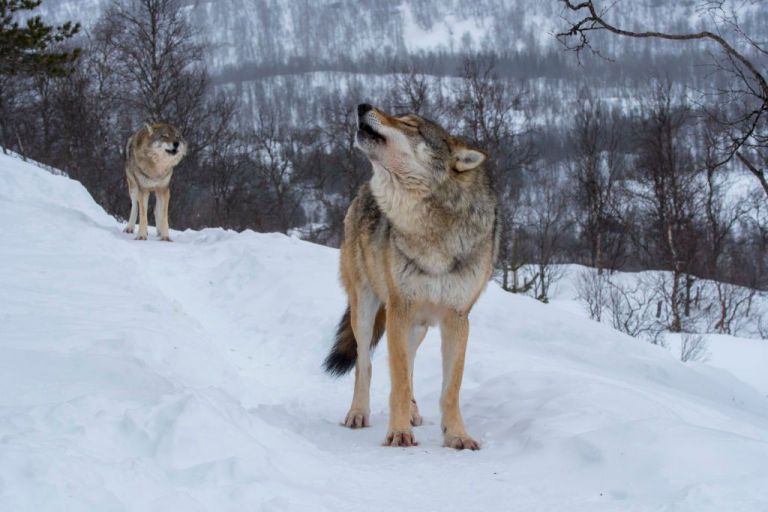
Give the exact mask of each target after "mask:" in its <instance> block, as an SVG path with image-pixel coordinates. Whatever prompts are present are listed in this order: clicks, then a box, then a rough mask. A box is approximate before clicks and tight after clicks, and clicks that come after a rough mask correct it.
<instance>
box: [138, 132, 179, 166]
mask: <svg viewBox="0 0 768 512" xmlns="http://www.w3.org/2000/svg"><path fill="white" fill-rule="evenodd" d="M145 130H146V131H147V136H148V146H149V148H148V149H149V151H150V152H151V153H152V154H153V157H154V158H155V160H158V161H160V162H163V163H165V164H167V165H171V166H173V165H176V164H178V163H179V162H180V161H181V159H182V158H184V155H185V154H186V153H187V143H186V141H185V140H184V137H182V136H181V133H180V132H179V130H178V129H177V128H176V127H175V126H173V125H170V124H167V123H154V124H147V125H146V126H145Z"/></svg>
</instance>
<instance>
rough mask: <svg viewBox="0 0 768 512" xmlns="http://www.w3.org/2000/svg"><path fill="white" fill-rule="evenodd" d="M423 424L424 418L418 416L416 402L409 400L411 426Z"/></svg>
mask: <svg viewBox="0 0 768 512" xmlns="http://www.w3.org/2000/svg"><path fill="white" fill-rule="evenodd" d="M422 423H424V418H422V417H421V415H420V414H419V406H418V405H416V400H411V425H412V426H414V427H419V426H421V424H422Z"/></svg>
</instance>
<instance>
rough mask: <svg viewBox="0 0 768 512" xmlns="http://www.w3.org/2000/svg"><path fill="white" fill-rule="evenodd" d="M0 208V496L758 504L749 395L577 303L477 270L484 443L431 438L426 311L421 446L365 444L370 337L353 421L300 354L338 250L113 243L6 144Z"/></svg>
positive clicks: (324, 343) (743, 507)
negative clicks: (363, 391) (465, 446)
mask: <svg viewBox="0 0 768 512" xmlns="http://www.w3.org/2000/svg"><path fill="white" fill-rule="evenodd" d="M179 179H183V177H182V176H179ZM172 210H173V207H171V215H173V214H172ZM0 216H2V218H3V219H4V221H5V224H4V229H3V242H2V244H0V290H2V294H0V318H1V319H2V329H1V330H0V510H3V511H5V510H8V511H33V510H34V511H47V510H51V511H61V510H67V511H81V510H98V511H109V510H121V511H122V510H126V511H155V510H184V511H203V510H211V511H229V510H232V511H242V510H263V511H294V510H295V511H306V510H314V511H323V510H329V511H330V510H333V511H337V510H353V509H354V510H360V509H363V510H374V511H377V510H381V511H385V510H386V511H391V510H445V511H450V510H483V509H493V510H519V511H532V510H537V511H538V510H541V511H544V510H547V511H549V510H568V511H590V512H594V511H607V510H616V511H627V510H632V511H640V510H654V511H659V510H663V511H696V512H701V511H706V510H712V511H724V510H738V511H763V510H766V509H768V401H767V400H766V398H765V397H764V396H762V395H761V394H760V393H758V392H757V391H755V390H754V389H753V388H751V387H749V386H747V385H745V384H743V383H742V382H740V381H739V380H737V379H736V378H734V377H733V376H732V375H730V374H729V373H727V372H725V371H723V370H719V369H715V368H712V367H709V366H706V365H694V366H686V365H683V364H681V363H679V362H678V361H677V360H676V359H675V358H674V357H673V356H672V355H671V354H670V353H668V352H667V351H664V350H661V349H657V348H656V347H653V346H650V345H648V344H645V343H638V342H636V341H635V340H632V339H630V338H628V337H625V336H623V335H621V334H619V333H617V332H615V331H613V330H611V329H609V328H608V327H606V326H604V325H599V324H596V323H594V322H591V321H589V320H586V319H584V318H583V317H582V316H581V315H580V314H577V313H571V312H567V311H561V310H558V309H557V308H553V307H551V306H546V305H543V304H539V303H538V302H536V301H534V300H532V299H528V298H525V297H518V296H511V295H509V294H506V293H504V292H502V291H501V290H499V289H498V288H497V287H496V286H490V287H489V289H488V291H487V293H486V294H485V295H484V296H483V297H482V299H481V300H480V302H479V304H478V306H477V309H476V310H475V311H474V313H473V316H472V332H471V335H470V349H469V356H468V363H467V371H466V375H465V385H464V387H463V394H462V398H463V403H464V416H465V421H466V423H467V427H468V429H469V431H470V433H472V434H473V435H474V436H475V437H476V438H477V439H478V440H479V441H481V442H482V443H483V450H482V451H480V452H476V453H469V452H455V451H452V450H449V449H446V448H442V447H441V446H440V442H441V435H440V432H439V416H438V409H437V399H438V396H439V390H440V362H439V343H438V342H437V336H436V333H430V334H429V336H428V339H427V340H426V342H425V345H424V346H423V348H422V351H421V353H420V354H419V357H418V359H417V363H416V379H415V389H416V394H417V398H418V399H419V401H420V407H421V409H422V414H423V415H424V417H425V420H426V421H425V423H426V424H425V426H422V427H419V428H418V429H417V430H416V437H417V439H418V441H419V442H420V445H419V446H418V447H417V448H412V449H390V448H383V447H381V446H380V444H381V441H382V440H383V439H384V434H385V429H386V404H387V395H388V382H387V372H386V357H385V354H384V352H385V351H386V349H385V347H382V348H381V349H380V350H378V352H377V353H376V354H375V357H374V378H373V388H372V407H373V415H372V422H373V427H372V428H370V429H365V430H361V431H351V430H346V429H344V428H342V427H341V426H339V422H340V420H341V419H342V418H343V417H344V414H345V413H346V408H347V407H348V405H349V401H350V398H351V394H352V380H351V377H347V378H343V379H341V380H331V379H329V378H328V377H326V376H325V375H324V374H322V372H321V369H320V363H321V361H322V359H323V357H324V355H325V354H326V352H327V350H328V347H329V345H330V341H331V337H332V333H333V329H334V326H335V323H336V321H337V320H338V317H339V316H340V315H341V313H342V311H343V308H344V297H343V294H342V292H341V291H340V289H339V286H338V284H337V277H336V274H337V270H336V260H337V253H336V251H334V250H331V249H328V248H324V247H319V246H315V245H312V244H309V243H305V242H301V241H298V240H295V239H291V238H287V237H284V236H281V235H269V234H256V233H252V232H245V233H234V232H229V231H223V230H219V229H208V230H204V231H199V232H193V231H186V232H183V233H182V232H174V233H173V236H174V237H175V240H176V242H175V243H173V244H165V243H160V242H158V241H155V240H150V241H147V242H143V243H142V242H135V241H133V240H132V239H131V237H129V236H128V235H125V234H123V233H121V231H120V227H121V226H120V225H119V224H118V223H117V222H116V221H114V220H113V219H112V218H111V217H109V216H108V215H107V214H105V213H104V211H103V210H102V209H101V208H99V207H98V206H96V205H95V204H94V203H93V201H92V200H91V198H90V197H89V195H88V194H87V193H86V191H85V190H84V189H83V187H82V186H81V185H80V184H79V183H77V182H74V181H72V180H70V179H68V178H64V177H59V176H53V175H51V174H49V173H47V172H45V171H43V170H41V169H38V168H36V167H33V166H31V165H28V164H25V163H22V162H20V161H18V160H14V159H12V158H9V157H6V156H0Z"/></svg>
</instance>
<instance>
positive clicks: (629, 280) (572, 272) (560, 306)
mask: <svg viewBox="0 0 768 512" xmlns="http://www.w3.org/2000/svg"><path fill="white" fill-rule="evenodd" d="M587 270H588V269H587V267H583V266H580V265H565V266H564V269H563V272H562V277H561V278H560V280H558V281H557V283H556V285H555V287H554V290H553V299H552V301H551V305H552V306H553V307H554V308H555V309H557V310H558V311H565V312H569V313H574V314H577V315H580V316H582V317H584V318H588V317H589V314H588V313H587V310H586V308H585V304H584V303H583V302H582V301H581V300H580V299H579V298H578V295H579V294H578V284H577V283H578V277H579V275H580V274H581V273H582V272H585V271H587ZM654 274H655V273H654V272H638V273H631V272H616V273H615V274H614V275H613V276H612V279H613V280H614V281H619V282H623V283H625V284H631V285H632V286H634V285H635V283H637V280H638V279H641V278H645V279H648V278H649V277H650V276H652V275H654ZM766 307H768V304H767V303H766V299H765V297H756V298H755V299H754V303H753V308H752V309H753V310H754V309H762V310H765V308H766ZM750 321H751V322H755V321H757V320H756V319H755V318H752V319H751V320H750ZM605 322H609V320H608V319H606V320H605ZM705 323H706V322H705ZM740 331H741V332H742V334H741V335H740V336H731V335H724V334H705V335H703V339H704V340H703V341H704V343H705V345H706V348H705V350H704V351H703V352H702V354H701V358H700V359H699V360H698V361H699V362H700V363H706V364H708V365H710V366H714V367H716V368H722V369H724V370H727V371H729V372H731V373H732V374H733V375H734V376H736V377H738V378H739V379H741V380H742V381H744V382H745V383H747V384H749V385H751V386H753V387H754V388H756V389H757V390H758V391H759V392H761V393H762V394H763V395H764V396H766V397H768V340H763V339H760V338H759V337H755V336H756V334H754V335H753V337H747V333H749V332H751V331H753V329H752V328H751V327H750V325H749V322H746V324H745V325H744V326H743V328H742V329H740ZM665 340H666V343H667V349H668V350H669V351H670V352H671V353H672V354H673V355H674V356H676V357H680V343H681V339H680V335H679V334H672V333H667V334H666V336H665ZM638 341H640V340H638Z"/></svg>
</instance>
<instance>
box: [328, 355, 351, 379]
mask: <svg viewBox="0 0 768 512" xmlns="http://www.w3.org/2000/svg"><path fill="white" fill-rule="evenodd" d="M354 367H355V358H354V357H349V356H347V355H345V354H342V353H340V352H338V351H336V350H333V351H331V353H330V354H328V357H326V358H325V361H323V369H325V371H326V373H328V374H330V375H332V376H333V377H342V376H344V375H346V374H348V373H349V372H350V371H351V370H352V368H354Z"/></svg>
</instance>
